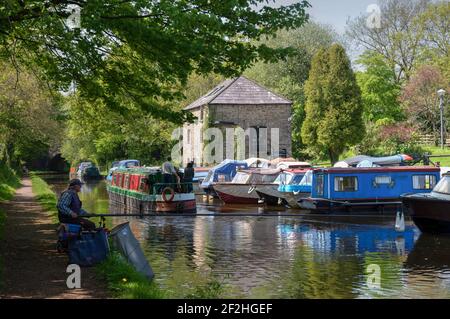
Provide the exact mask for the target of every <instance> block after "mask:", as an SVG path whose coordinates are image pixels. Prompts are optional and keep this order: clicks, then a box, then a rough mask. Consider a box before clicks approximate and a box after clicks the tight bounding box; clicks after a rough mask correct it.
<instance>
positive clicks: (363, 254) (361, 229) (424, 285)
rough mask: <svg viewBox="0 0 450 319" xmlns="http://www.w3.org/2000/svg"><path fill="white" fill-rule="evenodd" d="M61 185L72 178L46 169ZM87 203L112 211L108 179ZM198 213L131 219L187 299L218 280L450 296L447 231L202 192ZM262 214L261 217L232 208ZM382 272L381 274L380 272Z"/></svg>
mask: <svg viewBox="0 0 450 319" xmlns="http://www.w3.org/2000/svg"><path fill="white" fill-rule="evenodd" d="M44 179H45V180H46V181H47V182H48V183H49V184H50V185H51V186H52V188H53V189H54V191H55V192H56V193H57V194H58V195H59V193H60V192H61V191H62V190H63V189H64V188H65V187H66V184H67V178H65V177H64V178H62V177H60V176H59V177H58V176H47V177H45V176H44ZM80 198H81V200H82V201H83V208H84V209H85V210H87V211H88V212H92V213H99V214H100V213H114V212H110V211H109V209H108V194H107V192H106V185H105V182H104V181H98V182H90V183H87V184H85V185H83V188H82V192H81V194H80ZM197 210H198V213H216V212H221V213H225V212H226V213H229V215H230V216H225V217H224V216H200V217H183V216H176V217H168V216H161V217H159V216H158V217H147V218H132V217H127V218H124V217H114V218H113V219H112V220H113V224H114V225H115V224H120V223H122V222H124V221H129V222H130V226H131V229H132V230H133V232H134V234H135V236H136V238H138V240H139V241H140V243H141V245H142V247H143V249H144V252H145V254H146V256H147V258H148V260H149V262H150V264H151V266H152V268H153V270H154V272H155V274H156V277H155V280H156V281H157V282H158V283H159V284H160V285H161V286H162V287H164V288H165V289H167V290H169V291H170V292H171V293H172V295H173V296H175V297H179V298H183V297H185V296H188V295H189V294H190V293H193V292H194V291H195V289H197V288H198V287H203V286H205V284H206V283H207V282H211V280H212V279H214V280H215V281H219V282H220V283H222V287H223V296H224V297H231V298H450V237H446V236H429V235H424V234H420V232H419V230H418V229H417V228H416V227H415V226H414V225H413V224H412V223H411V222H410V221H408V220H407V222H406V229H405V232H402V233H398V232H396V231H395V230H394V222H395V220H394V219H395V217H394V216H387V217H368V216H365V217H354V216H353V217H349V216H311V215H301V214H300V213H299V216H298V217H283V216H275V217H273V216H264V213H267V212H270V213H273V212H279V213H280V214H282V213H284V212H288V213H294V212H295V211H286V210H277V211H275V210H274V208H271V209H267V208H261V207H248V206H233V207H230V206H223V205H222V204H221V203H220V202H217V201H206V199H204V198H203V197H201V196H198V201H197ZM233 213H252V214H254V213H260V214H261V216H258V217H255V216H233ZM378 274H379V276H378Z"/></svg>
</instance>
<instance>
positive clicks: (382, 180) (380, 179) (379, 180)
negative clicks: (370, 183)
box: [375, 176, 392, 184]
mask: <svg viewBox="0 0 450 319" xmlns="http://www.w3.org/2000/svg"><path fill="white" fill-rule="evenodd" d="M391 182H392V178H391V177H390V176H376V177H375V184H390V183H391Z"/></svg>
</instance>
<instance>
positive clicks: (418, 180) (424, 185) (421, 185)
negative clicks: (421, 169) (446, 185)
mask: <svg viewBox="0 0 450 319" xmlns="http://www.w3.org/2000/svg"><path fill="white" fill-rule="evenodd" d="M435 185H436V176H434V175H413V189H433V188H434V186H435Z"/></svg>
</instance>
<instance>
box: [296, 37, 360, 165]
mask: <svg viewBox="0 0 450 319" xmlns="http://www.w3.org/2000/svg"><path fill="white" fill-rule="evenodd" d="M305 96H306V107H305V110H306V118H305V121H304V122H303V126H302V131H301V134H302V138H303V141H304V142H305V143H306V144H307V145H308V149H309V151H310V152H311V153H312V154H314V155H315V157H320V156H329V159H330V160H331V162H332V163H334V162H336V161H337V160H338V159H339V155H340V154H341V153H342V152H343V151H344V150H345V149H346V148H347V147H349V146H351V145H355V144H357V143H358V142H360V141H361V139H362V138H363V136H364V123H363V121H362V107H361V105H362V102H361V93H360V90H359V87H358V85H357V84H356V79H355V75H354V73H353V71H352V69H351V66H350V61H349V59H348V57H347V56H346V54H345V49H344V48H343V47H342V46H340V45H338V44H334V45H333V46H331V47H330V48H329V49H327V50H325V49H322V50H320V51H319V52H318V53H317V54H316V56H315V57H314V59H313V61H312V66H311V71H310V73H309V78H308V80H307V82H306V83H305Z"/></svg>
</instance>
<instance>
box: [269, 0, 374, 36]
mask: <svg viewBox="0 0 450 319" xmlns="http://www.w3.org/2000/svg"><path fill="white" fill-rule="evenodd" d="M295 2H299V1H298V0H276V4H277V5H287V4H292V3H295ZM308 2H309V3H310V4H311V6H312V8H308V10H307V12H308V13H309V14H310V16H311V18H312V20H314V21H317V22H320V23H325V24H329V25H331V26H332V27H333V28H334V29H335V30H336V31H337V32H338V33H339V34H344V33H345V26H346V24H347V20H348V19H349V18H355V17H358V16H360V15H361V14H368V13H366V10H367V7H368V6H369V5H370V4H376V3H377V0H308Z"/></svg>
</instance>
